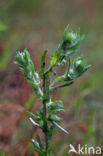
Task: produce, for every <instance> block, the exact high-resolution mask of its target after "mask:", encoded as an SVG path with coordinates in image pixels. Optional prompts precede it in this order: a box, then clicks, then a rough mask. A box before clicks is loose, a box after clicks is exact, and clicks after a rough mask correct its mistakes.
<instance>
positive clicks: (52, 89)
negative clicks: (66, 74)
mask: <svg viewBox="0 0 103 156" xmlns="http://www.w3.org/2000/svg"><path fill="white" fill-rule="evenodd" d="M72 84H73V81H71V82H69V83H65V84H61V85H58V86H55V87H52V88H50V92H52V91H54V90H56V89H58V88H63V87H66V86H70V85H72Z"/></svg>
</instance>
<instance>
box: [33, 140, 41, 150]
mask: <svg viewBox="0 0 103 156" xmlns="http://www.w3.org/2000/svg"><path fill="white" fill-rule="evenodd" d="M32 143H33V144H34V145H35V147H36V148H38V149H40V146H39V143H38V142H37V141H35V140H34V139H32Z"/></svg>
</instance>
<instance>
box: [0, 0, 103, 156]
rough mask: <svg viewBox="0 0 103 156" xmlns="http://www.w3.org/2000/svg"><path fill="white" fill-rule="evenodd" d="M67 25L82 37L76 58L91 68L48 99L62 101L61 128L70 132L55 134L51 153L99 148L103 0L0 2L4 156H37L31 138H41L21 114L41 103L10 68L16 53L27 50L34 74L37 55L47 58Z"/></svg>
mask: <svg viewBox="0 0 103 156" xmlns="http://www.w3.org/2000/svg"><path fill="white" fill-rule="evenodd" d="M68 23H69V24H70V25H71V26H72V27H74V28H78V27H80V29H81V33H82V34H85V39H84V40H83V41H82V44H81V47H80V49H79V52H78V55H83V56H84V57H85V58H86V59H88V63H89V64H91V65H92V68H91V69H90V70H89V71H88V72H87V73H86V74H85V75H83V76H82V78H79V79H78V80H77V81H76V82H75V83H74V84H73V85H72V86H71V87H69V88H68V87H67V88H64V89H61V90H59V91H56V92H55V93H54V94H53V95H52V98H53V99H61V100H63V102H64V105H65V110H66V112H65V113H64V114H62V116H63V118H64V120H63V122H61V125H62V126H64V128H66V129H67V130H68V131H69V133H70V134H69V135H68V136H67V135H65V134H63V133H62V132H59V131H58V130H56V131H55V135H54V137H53V140H52V142H53V148H54V149H53V151H54V155H55V156H67V155H68V154H67V153H68V150H69V144H72V145H74V146H75V147H77V145H78V144H81V145H82V146H83V145H85V144H87V145H88V146H94V147H96V146H100V147H103V73H102V70H103V1H97V0H78V1H76V0H72V1H70V0H52V1H50V0H30V1H29V0H0V153H2V152H5V155H6V156H37V153H35V152H34V151H33V145H32V144H31V138H35V137H36V134H38V133H40V134H41V136H42V133H41V131H40V130H39V129H38V128H36V127H33V126H32V125H31V123H29V121H28V116H27V115H26V113H25V112H26V110H30V111H32V112H36V111H37V110H38V108H39V107H40V102H39V101H38V100H37V97H36V96H35V94H33V92H32V89H31V87H30V86H29V84H28V83H27V81H26V80H25V78H24V77H23V76H22V75H21V73H20V72H19V69H18V67H17V66H16V65H14V64H13V61H14V60H15V53H16V51H18V50H20V51H22V50H23V49H24V48H27V49H28V50H29V52H30V55H31V57H32V60H33V61H34V64H35V68H36V70H39V68H40V58H41V55H42V52H43V51H44V50H45V49H47V50H48V51H49V54H48V59H49V57H50V56H51V53H52V51H53V50H54V49H56V47H57V45H58V43H59V41H60V39H61V36H62V34H63V31H64V28H65V26H66V25H67V24H68ZM61 72H62V71H61ZM102 150H103V148H102ZM2 155H3V153H2ZM71 156H74V155H73V154H71ZM86 156H87V155H86ZM101 156H102V155H101Z"/></svg>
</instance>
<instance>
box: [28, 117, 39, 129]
mask: <svg viewBox="0 0 103 156" xmlns="http://www.w3.org/2000/svg"><path fill="white" fill-rule="evenodd" d="M29 120H30V122H31V123H32V124H33V125H34V126H37V127H40V126H39V124H38V123H36V122H35V121H34V120H33V119H32V118H29Z"/></svg>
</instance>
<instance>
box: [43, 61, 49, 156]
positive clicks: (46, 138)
mask: <svg viewBox="0 0 103 156" xmlns="http://www.w3.org/2000/svg"><path fill="white" fill-rule="evenodd" d="M43 68H44V69H45V62H44V64H43ZM45 93H46V75H45V73H43V108H44V133H45V144H46V156H47V155H48V123H47V108H46V98H45Z"/></svg>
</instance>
